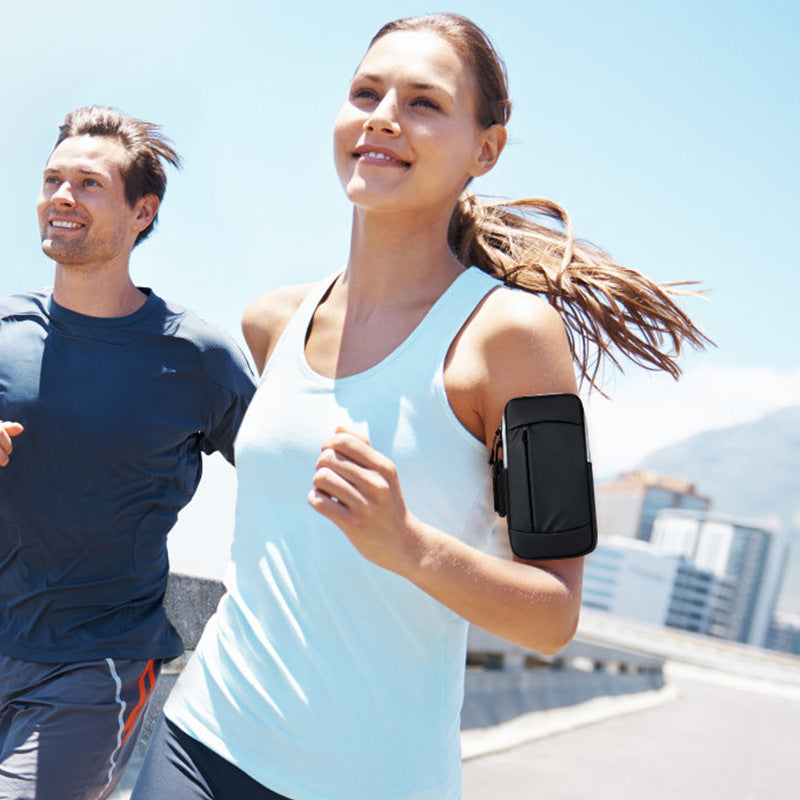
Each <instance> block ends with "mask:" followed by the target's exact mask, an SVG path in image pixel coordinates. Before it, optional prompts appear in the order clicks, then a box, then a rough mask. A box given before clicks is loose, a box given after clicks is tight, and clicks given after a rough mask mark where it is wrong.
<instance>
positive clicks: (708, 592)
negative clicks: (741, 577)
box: [583, 536, 733, 634]
mask: <svg viewBox="0 0 800 800" xmlns="http://www.w3.org/2000/svg"><path fill="white" fill-rule="evenodd" d="M732 595H733V586H732V585H731V584H730V583H729V582H727V581H724V580H720V579H719V578H717V576H716V575H714V574H713V573H712V572H710V571H707V570H700V569H697V568H696V567H694V566H693V565H692V564H691V563H689V562H688V561H687V560H686V558H685V557H684V556H682V555H679V554H674V553H666V552H663V551H658V550H656V549H655V548H654V547H652V545H650V544H649V543H647V542H639V541H636V540H634V539H629V538H626V537H622V536H604V537H603V538H602V539H600V540H599V542H598V544H597V549H596V550H595V551H594V552H593V553H592V554H591V556H589V557H588V558H587V559H586V561H585V564H584V574H583V605H584V606H586V607H587V608H595V609H598V610H601V611H606V612H608V613H609V614H614V615H616V616H619V617H625V618H627V619H635V620H638V621H640V622H649V623H652V624H654V625H669V626H670V627H673V628H681V629H683V630H687V631H693V632H695V633H704V634H708V633H711V632H712V630H713V629H714V627H715V625H718V622H719V619H720V616H722V618H726V617H727V612H728V604H729V603H730V601H731V597H732Z"/></svg>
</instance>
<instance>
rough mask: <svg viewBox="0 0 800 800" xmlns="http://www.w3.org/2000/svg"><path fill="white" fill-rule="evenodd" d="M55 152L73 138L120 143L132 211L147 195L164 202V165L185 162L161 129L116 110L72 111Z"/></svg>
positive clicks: (142, 234) (86, 108) (140, 237)
mask: <svg viewBox="0 0 800 800" xmlns="http://www.w3.org/2000/svg"><path fill="white" fill-rule="evenodd" d="M58 130H59V134H58V139H57V140H56V143H55V147H54V148H53V149H54V150H55V148H56V147H58V146H59V145H60V144H61V142H63V141H64V140H65V139H69V138H70V137H72V136H109V137H111V138H114V139H116V140H117V141H118V142H119V143H120V144H121V145H122V146H123V148H124V149H125V152H126V153H127V156H128V158H127V163H126V164H123V166H122V170H121V171H122V181H123V183H124V185H125V199H126V200H127V201H128V205H130V206H131V207H132V206H133V204H134V203H135V202H136V201H137V200H138V199H139V198H140V197H144V196H145V195H147V194H154V195H155V196H156V197H158V199H159V201H161V200H162V199H163V197H164V192H165V190H166V188H167V175H166V173H165V171H164V165H163V164H162V162H161V159H162V158H163V159H164V161H167V162H169V163H170V164H172V165H173V166H174V167H178V168H180V165H181V158H180V156H179V155H178V153H177V152H176V151H175V149H174V148H173V147H172V144H171V143H170V141H169V139H167V138H166V137H165V136H164V135H163V134H162V133H161V129H160V127H159V126H158V125H155V124H154V123H152V122H146V121H145V120H142V119H135V118H133V117H128V116H126V115H125V114H123V113H122V112H121V111H118V110H117V109H116V108H104V107H102V106H84V107H83V108H77V109H75V110H74V111H70V113H69V114H67V116H66V117H64V122H63V123H62V124H61V126H60V127H59V129H58ZM157 219H158V214H156V216H155V217H154V218H153V221H152V222H151V223H150V224H149V225H148V226H147V227H146V228H145V229H144V230H143V231H141V232H140V233H139V235H138V236H137V237H136V241H135V242H134V247H135V246H136V245H137V244H139V242H141V241H143V240H144V239H146V238H147V237H148V236H149V235H150V233H151V231H152V230H153V228H154V227H155V224H156V220H157Z"/></svg>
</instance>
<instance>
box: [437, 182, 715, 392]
mask: <svg viewBox="0 0 800 800" xmlns="http://www.w3.org/2000/svg"><path fill="white" fill-rule="evenodd" d="M537 216H538V217H539V218H540V219H541V218H542V217H547V218H550V219H553V220H557V221H558V222H560V223H561V226H562V227H563V231H559V230H555V229H554V228H552V227H550V226H549V225H546V224H542V222H538V221H536V217H537ZM448 240H449V243H450V247H451V249H452V250H453V252H454V253H455V254H456V256H457V257H458V259H459V260H460V261H461V262H462V263H463V264H465V265H467V266H470V265H475V266H477V267H479V268H480V269H482V270H483V271H484V272H487V273H489V274H490V275H493V276H495V277H497V278H500V279H501V280H502V281H503V282H504V283H505V284H506V285H508V286H514V287H518V288H520V289H525V290H527V291H529V292H535V293H536V294H541V295H544V296H545V297H546V298H547V300H548V301H549V302H550V304H551V305H552V306H554V307H555V308H556V309H557V310H558V311H559V313H560V314H561V316H562V318H563V319H564V323H565V325H566V329H567V336H568V337H569V343H570V348H571V350H572V354H573V357H574V358H575V360H576V361H577V363H578V365H579V366H580V370H581V374H582V376H583V377H584V378H586V379H587V380H588V381H589V383H590V385H591V386H593V387H595V386H596V381H597V376H598V373H599V371H600V367H601V365H602V363H603V360H604V359H608V360H610V361H611V362H612V363H613V364H615V365H616V366H617V367H619V368H620V369H621V368H622V365H621V364H620V362H619V360H618V358H617V355H618V353H621V354H623V355H624V356H626V357H627V358H629V359H630V360H631V361H633V362H634V363H636V364H638V365H639V366H642V367H645V368H646V369H650V370H663V371H665V372H668V373H669V374H670V375H672V376H673V377H674V378H677V377H678V376H679V375H680V373H681V369H680V367H679V366H678V363H677V358H678V356H679V354H680V352H681V347H682V346H683V344H684V343H686V342H688V343H689V344H691V345H692V346H693V347H696V348H702V347H705V346H706V345H707V344H709V343H710V340H709V339H708V338H707V337H706V336H705V335H704V334H703V333H701V332H700V331H699V330H698V329H697V328H696V327H695V325H694V324H693V323H692V321H691V319H690V318H689V316H688V315H687V314H685V313H684V312H683V311H682V310H681V309H680V308H679V307H678V306H677V305H676V303H675V302H674V300H673V299H672V297H671V295H672V296H674V295H685V294H697V292H693V291H690V290H686V289H680V288H679V287H682V286H687V285H690V284H689V282H677V283H656V282H655V281H652V280H650V279H649V278H647V277H645V276H644V275H642V274H641V273H640V272H637V271H636V270H632V269H628V268H627V267H623V266H620V265H619V264H617V263H616V262H615V261H614V260H613V259H612V258H610V256H608V254H606V253H604V252H603V251H602V250H600V249H599V248H598V247H595V246H594V245H592V244H589V243H588V242H584V241H580V240H576V239H575V238H574V236H573V233H572V226H571V223H570V219H569V215H568V214H567V212H566V211H565V210H564V209H563V208H561V206H559V205H558V204H556V203H554V202H552V201H551V200H545V199H540V198H525V199H521V200H487V199H479V198H478V197H476V195H474V194H473V193H472V192H470V191H465V192H463V193H462V195H461V197H460V199H459V202H458V205H457V206H456V209H455V210H454V212H453V216H452V217H451V219H450V228H449V231H448Z"/></svg>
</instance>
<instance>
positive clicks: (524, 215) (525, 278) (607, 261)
mask: <svg viewBox="0 0 800 800" xmlns="http://www.w3.org/2000/svg"><path fill="white" fill-rule="evenodd" d="M397 31H428V32H431V33H434V34H437V35H439V36H441V37H442V38H443V39H444V40H445V41H447V42H448V43H449V44H450V45H451V46H452V47H453V49H454V50H455V51H456V53H458V55H459V56H460V57H461V59H462V60H463V61H464V62H465V63H466V64H468V65H469V66H470V68H471V69H472V71H473V74H474V75H475V79H476V85H477V98H476V117H477V120H478V122H479V123H480V124H481V125H483V126H484V127H485V128H488V127H490V126H491V125H505V124H506V123H507V122H508V119H509V116H510V115H511V101H510V99H509V96H508V77H507V74H506V68H505V64H504V63H503V60H502V58H501V57H500V55H499V54H498V53H497V51H496V50H495V48H494V46H493V45H492V43H491V41H490V40H489V37H488V36H487V35H486V34H485V33H484V31H483V30H481V29H480V28H479V27H478V26H477V25H476V24H475V23H474V22H472V21H471V20H469V19H467V18H466V17H462V16H460V15H458V14H449V13H444V14H429V15H426V16H421V17H409V18H406V19H399V20H395V21H394V22H389V23H387V24H386V25H384V26H383V27H382V28H381V29H380V30H379V31H378V32H377V33H376V34H375V36H374V37H373V39H372V41H371V42H370V47H371V46H372V45H373V44H374V43H375V42H376V41H378V39H381V38H382V37H384V36H386V35H387V34H389V33H394V32H397ZM537 217H538V219H537ZM542 217H545V218H547V219H549V220H556V221H558V222H559V223H560V226H561V228H562V230H557V229H555V228H553V227H552V226H551V225H550V224H542ZM448 242H449V244H450V247H451V249H452V250H453V252H454V253H455V254H456V256H457V257H458V259H459V260H460V261H461V262H462V263H463V264H464V265H466V266H471V265H475V266H477V267H479V268H480V269H482V270H483V271H484V272H488V273H489V274H490V275H494V276H495V277H497V278H500V279H502V280H503V282H504V283H505V284H507V285H508V286H515V287H519V288H521V289H526V290H527V291H530V292H536V293H540V294H543V295H544V296H546V298H547V299H548V300H549V302H550V303H551V305H553V306H554V307H555V308H556V309H557V310H558V311H559V312H560V314H561V316H562V318H563V319H564V322H565V325H566V329H567V336H568V337H569V342H570V348H571V350H572V354H573V357H574V358H575V360H576V361H577V363H578V365H579V367H580V370H581V374H582V377H583V378H585V379H587V380H588V381H589V383H590V385H591V386H593V387H595V386H596V381H597V377H598V374H599V371H600V366H601V362H602V361H603V358H607V359H609V360H610V361H611V362H612V363H613V364H614V365H616V366H617V367H619V368H620V369H621V368H622V367H621V365H620V363H619V361H618V360H617V357H616V355H615V353H614V352H613V348H616V349H617V350H618V351H620V352H621V353H623V354H624V355H625V356H626V357H628V358H629V359H631V360H632V361H633V362H634V363H636V364H638V365H640V366H643V367H645V368H647V369H652V370H664V371H665V372H668V373H670V375H672V376H673V377H674V378H677V377H678V376H679V375H680V373H681V369H680V367H679V366H678V364H677V358H678V356H679V355H680V351H681V346H682V345H683V344H684V343H685V342H688V343H689V344H691V345H692V346H694V347H696V348H702V347H705V346H706V345H707V344H710V343H711V342H710V340H709V339H708V338H707V337H706V336H705V335H704V334H703V333H701V332H700V331H699V330H698V329H697V328H696V327H695V325H694V324H693V323H692V321H691V319H690V318H689V317H688V315H687V314H685V313H684V312H683V311H682V310H681V309H680V308H679V307H678V306H677V305H676V304H675V302H674V301H673V300H672V298H671V297H670V295H680V294H696V292H692V291H687V290H685V289H684V290H681V289H680V288H678V287H680V286H686V285H688V283H689V282H685V281H684V282H675V283H656V282H655V281H652V280H650V279H649V278H647V277H646V276H644V275H642V274H641V273H640V272H637V271H636V270H633V269H629V268H627V267H623V266H620V265H619V264H617V263H616V262H615V261H614V260H613V259H612V258H611V257H610V256H609V255H608V254H607V253H605V252H603V251H602V250H601V249H600V248H598V247H596V246H594V245H592V244H590V243H588V242H585V241H581V240H577V239H575V237H574V235H573V232H572V225H571V222H570V219H569V215H568V214H567V212H566V211H565V210H564V209H563V208H561V206H559V205H558V204H556V203H554V202H552V201H551V200H546V199H541V198H525V199H521V200H493V199H486V198H483V199H479V198H478V197H477V196H476V195H475V194H473V193H472V192H471V191H469V190H467V189H465V190H464V191H463V192H462V194H461V196H460V197H459V201H458V204H457V205H456V208H455V209H454V211H453V215H452V217H451V219H450V227H449V230H448Z"/></svg>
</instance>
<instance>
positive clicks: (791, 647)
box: [767, 612, 800, 655]
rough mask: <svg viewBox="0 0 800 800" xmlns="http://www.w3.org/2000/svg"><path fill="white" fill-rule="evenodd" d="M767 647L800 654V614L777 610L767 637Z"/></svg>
mask: <svg viewBox="0 0 800 800" xmlns="http://www.w3.org/2000/svg"><path fill="white" fill-rule="evenodd" d="M767 647H769V648H770V649H771V650H782V651H783V652H784V653H792V654H793V655H800V614H786V613H781V612H776V613H775V617H774V618H773V620H772V627H771V628H770V632H769V637H768V638H767Z"/></svg>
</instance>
